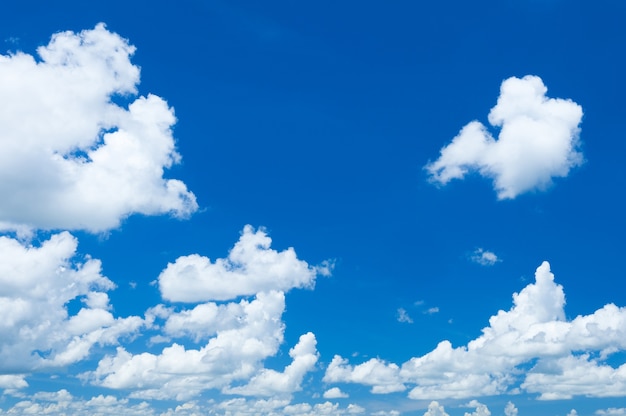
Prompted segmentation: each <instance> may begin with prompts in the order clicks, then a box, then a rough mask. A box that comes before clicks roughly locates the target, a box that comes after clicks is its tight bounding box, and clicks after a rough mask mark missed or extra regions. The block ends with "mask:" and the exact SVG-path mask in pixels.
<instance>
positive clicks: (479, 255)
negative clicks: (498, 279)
mask: <svg viewBox="0 0 626 416" xmlns="http://www.w3.org/2000/svg"><path fill="white" fill-rule="evenodd" d="M470 259H471V260H472V261H473V262H474V263H478V264H480V265H481V266H493V265H494V264H496V263H497V262H499V261H502V260H500V259H499V258H498V256H496V254H495V253H494V252H492V251H489V250H483V249H482V248H478V249H476V250H475V251H474V253H472V256H471V257H470Z"/></svg>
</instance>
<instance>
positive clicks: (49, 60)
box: [0, 24, 197, 232]
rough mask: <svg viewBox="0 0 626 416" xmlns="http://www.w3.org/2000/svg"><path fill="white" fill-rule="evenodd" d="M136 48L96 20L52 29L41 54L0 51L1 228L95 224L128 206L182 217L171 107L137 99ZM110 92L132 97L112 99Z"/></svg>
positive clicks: (117, 216)
mask: <svg viewBox="0 0 626 416" xmlns="http://www.w3.org/2000/svg"><path fill="white" fill-rule="evenodd" d="M134 50H135V48H134V47H133V46H131V45H129V44H128V42H127V41H126V40H125V39H123V38H121V37H120V36H118V35H117V34H114V33H111V32H109V31H108V30H107V29H106V28H105V26H104V25H103V24H99V25H97V26H96V27H95V28H94V29H92V30H85V31H83V32H80V33H73V32H62V33H57V34H55V35H54V36H53V37H52V39H51V40H50V42H49V43H48V44H47V45H45V46H41V47H40V48H39V49H38V50H37V53H38V55H39V59H36V58H35V57H33V56H31V55H28V54H25V53H22V52H20V53H16V54H12V55H0V97H1V98H0V100H2V102H4V103H5V105H3V106H2V108H3V110H2V111H1V112H0V194H2V195H11V196H12V197H10V198H2V199H1V200H0V229H3V230H18V231H20V232H25V231H27V230H29V229H66V230H72V229H85V230H89V231H92V232H101V231H105V230H108V229H111V228H115V227H117V226H118V225H119V223H120V221H121V220H122V219H123V218H125V217H127V216H129V215H131V214H133V213H141V214H146V215H154V214H162V213H171V214H173V215H174V216H178V217H184V216H188V215H189V214H191V213H192V212H194V211H195V210H196V209H197V203H196V199H195V196H194V195H193V193H191V192H190V191H188V190H187V188H186V186H185V184H184V183H183V182H181V181H179V180H175V179H164V178H163V174H164V170H165V169H167V168H169V167H171V166H172V165H173V164H175V163H178V162H179V161H180V155H179V154H178V153H177V152H176V150H175V143H174V138H173V136H172V131H171V127H172V125H173V124H174V123H175V117H174V113H173V110H172V109H171V108H169V107H168V105H167V104H166V102H165V101H164V100H163V99H161V98H159V97H157V96H155V95H148V96H145V97H143V96H142V97H137V98H134V94H136V93H137V85H138V83H139V68H138V67H137V66H135V65H133V64H132V63H131V61H130V57H131V56H132V54H133V52H134ZM117 97H122V99H123V100H125V101H129V105H128V106H127V107H126V106H124V105H118V104H116V103H115V101H119V100H117Z"/></svg>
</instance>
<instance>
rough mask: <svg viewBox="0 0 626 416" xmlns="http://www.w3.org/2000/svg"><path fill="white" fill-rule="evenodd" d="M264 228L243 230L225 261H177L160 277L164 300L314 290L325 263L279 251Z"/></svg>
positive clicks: (326, 269)
mask: <svg viewBox="0 0 626 416" xmlns="http://www.w3.org/2000/svg"><path fill="white" fill-rule="evenodd" d="M271 244H272V239H271V238H270V237H269V236H268V235H267V234H266V233H265V231H264V230H262V229H261V230H256V231H255V230H254V228H252V226H250V225H247V226H245V227H244V230H243V233H242V234H241V238H240V239H239V241H238V242H237V243H236V244H235V246H234V247H233V248H232V250H231V251H230V253H229V254H228V258H226V259H217V260H216V261H215V263H212V262H211V260H210V259H208V258H207V257H203V256H200V255H198V254H192V255H189V256H183V257H179V258H178V259H177V260H176V261H175V262H174V263H170V264H168V266H167V268H166V269H165V270H163V272H162V273H161V275H160V276H159V287H160V289H161V293H162V295H163V298H164V299H167V300H170V301H176V302H201V301H208V300H228V299H234V298H236V297H239V296H249V295H253V294H255V293H258V292H263V291H268V290H280V291H287V290H289V289H292V288H303V287H312V286H313V284H314V283H315V277H316V276H317V274H318V273H319V274H322V275H328V274H329V273H330V269H329V268H330V265H329V264H328V263H326V264H324V265H322V266H318V267H312V266H309V264H307V262H305V261H303V260H299V259H298V258H297V257H296V252H295V251H294V249H293V248H288V249H287V250H284V251H281V252H278V251H276V250H273V249H271V248H270V245H271Z"/></svg>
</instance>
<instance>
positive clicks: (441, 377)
mask: <svg viewBox="0 0 626 416" xmlns="http://www.w3.org/2000/svg"><path fill="white" fill-rule="evenodd" d="M564 306H565V293H564V291H563V287H562V286H561V285H559V284H557V283H555V281H554V275H553V274H552V273H551V271H550V265H549V264H548V263H547V262H544V263H543V264H542V265H541V266H539V267H538V268H537V271H536V273H535V282H534V283H531V284H529V285H527V286H526V287H525V288H523V289H522V290H521V291H520V292H519V293H515V294H514V295H513V306H512V307H511V309H510V310H508V311H502V310H501V311H499V312H498V313H497V314H496V315H494V316H492V317H491V318H490V320H489V326H488V327H486V328H484V329H483V330H482V335H481V336H479V337H477V338H476V339H474V340H472V341H470V342H469V343H468V344H467V345H464V346H459V347H453V346H452V344H451V343H450V342H449V341H442V342H440V343H439V344H438V345H437V347H436V348H435V349H434V350H433V351H431V352H429V353H427V354H425V355H423V356H421V357H414V358H411V359H410V360H408V361H407V362H405V363H403V364H402V366H401V367H399V368H398V366H397V365H395V364H393V363H386V362H383V361H381V360H379V359H372V360H370V361H368V362H365V363H363V364H359V365H355V366H353V365H350V364H349V363H348V360H346V359H344V358H342V357H339V356H336V357H335V358H334V359H333V361H332V362H331V364H330V365H329V366H328V368H327V370H326V375H325V381H329V382H346V383H348V382H349V383H359V384H363V385H369V386H374V387H373V391H374V390H375V391H376V392H378V393H384V392H391V391H399V390H400V386H402V387H404V386H408V387H411V390H410V391H409V394H408V395H409V397H410V398H413V399H420V400H433V399H445V398H455V399H463V398H471V397H480V396H490V395H497V394H503V393H512V392H516V391H518V390H517V389H518V388H520V389H521V390H522V391H525V392H528V393H537V394H538V395H539V397H540V398H541V399H545V400H549V399H562V398H570V397H573V396H589V397H609V396H610V397H618V396H624V394H625V393H624V392H626V384H625V383H626V378H625V375H626V364H624V365H622V366H620V367H618V368H614V367H612V366H610V365H609V364H608V363H607V362H606V361H607V359H608V358H609V357H610V356H611V354H613V353H616V352H619V351H625V350H626V309H625V308H619V307H617V306H615V305H613V304H609V305H606V306H604V307H603V308H601V309H599V310H597V311H595V312H594V313H593V314H590V315H585V316H577V317H576V318H574V319H572V320H567V319H566V317H565V311H564ZM581 353H582V354H581ZM528 368H530V370H528ZM390 386H391V388H390ZM394 386H396V387H398V388H397V389H396V388H394ZM510 411H512V410H510Z"/></svg>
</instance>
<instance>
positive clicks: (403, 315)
mask: <svg viewBox="0 0 626 416" xmlns="http://www.w3.org/2000/svg"><path fill="white" fill-rule="evenodd" d="M398 322H406V323H407V324H412V323H413V319H411V317H410V316H409V314H408V312H407V311H406V309H404V308H398Z"/></svg>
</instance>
